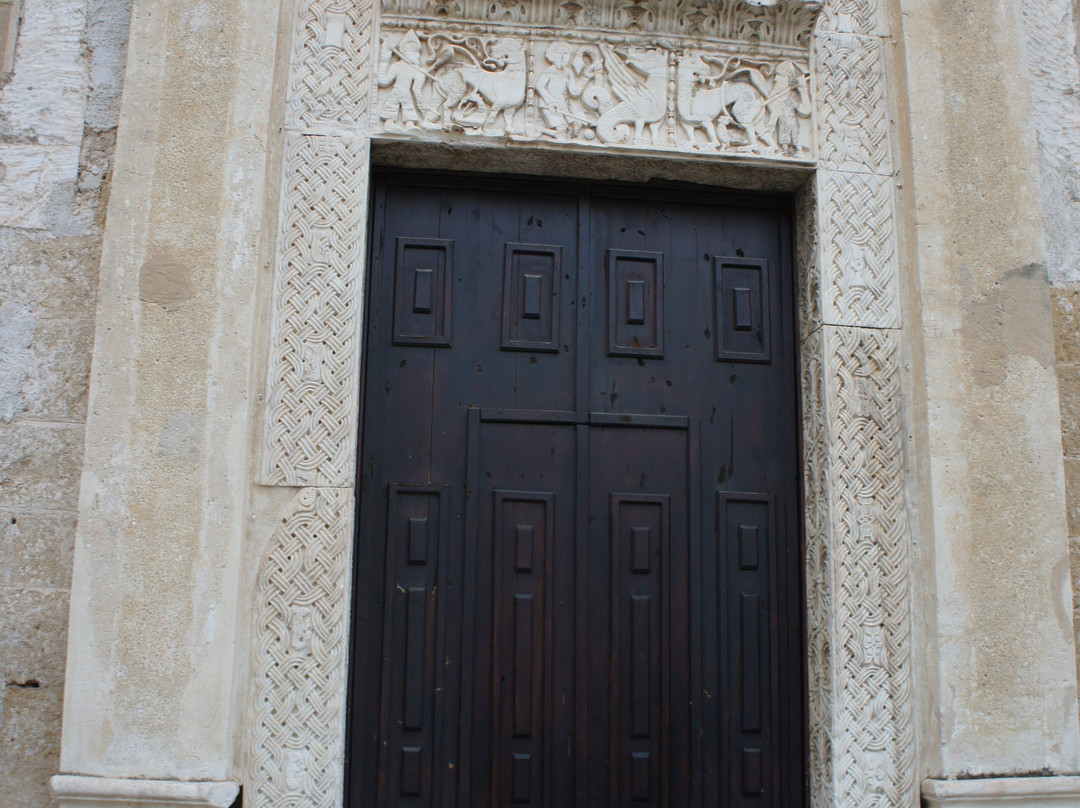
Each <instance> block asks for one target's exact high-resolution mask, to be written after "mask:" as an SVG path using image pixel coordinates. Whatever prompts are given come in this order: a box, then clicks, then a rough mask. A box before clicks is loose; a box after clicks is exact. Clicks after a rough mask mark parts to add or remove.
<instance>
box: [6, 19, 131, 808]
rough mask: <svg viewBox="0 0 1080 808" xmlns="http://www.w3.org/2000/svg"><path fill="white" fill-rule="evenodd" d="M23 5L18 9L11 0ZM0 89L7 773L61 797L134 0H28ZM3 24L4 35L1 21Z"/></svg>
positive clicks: (15, 790) (10, 800)
mask: <svg viewBox="0 0 1080 808" xmlns="http://www.w3.org/2000/svg"><path fill="white" fill-rule="evenodd" d="M16 8H17V6H16ZM21 12H22V13H21V19H20V18H19V17H15V18H14V19H13V23H14V24H17V25H18V40H17V45H16V52H15V62H14V70H13V72H12V73H11V74H10V76H8V77H7V78H6V82H5V83H4V85H3V87H2V89H0V447H2V448H0V783H3V784H4V787H3V803H4V805H5V808H24V807H25V808H31V806H33V808H41V806H46V805H51V804H53V802H54V801H53V798H52V796H51V794H50V791H49V787H48V778H49V776H50V775H52V774H55V773H56V771H57V770H58V768H59V752H60V748H59V747H60V715H61V707H62V703H63V686H64V665H65V652H66V647H67V622H68V595H69V590H70V581H71V566H72V548H73V545H74V540H75V526H76V514H77V505H78V491H79V478H80V471H81V467H82V455H83V442H84V437H85V435H84V426H85V422H86V406H87V397H86V391H87V381H88V377H89V371H90V357H91V349H92V347H93V339H94V310H95V293H96V288H97V279H98V268H99V261H100V257H101V239H102V231H103V228H104V224H105V210H106V207H107V205H106V203H107V199H108V192H109V184H110V178H111V172H110V164H111V158H112V154H113V149H114V146H115V140H116V124H117V117H118V114H119V101H120V91H121V87H122V84H123V74H124V67H125V60H126V53H127V30H128V20H129V17H130V13H131V9H130V0H24V2H23V3H22V8H21ZM0 34H2V32H0Z"/></svg>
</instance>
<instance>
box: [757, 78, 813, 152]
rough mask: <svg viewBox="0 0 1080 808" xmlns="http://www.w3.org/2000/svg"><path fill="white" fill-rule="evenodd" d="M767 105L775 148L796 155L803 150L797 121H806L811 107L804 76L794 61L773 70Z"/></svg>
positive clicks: (808, 90)
mask: <svg viewBox="0 0 1080 808" xmlns="http://www.w3.org/2000/svg"><path fill="white" fill-rule="evenodd" d="M766 106H767V107H768V108H769V110H770V114H771V117H772V120H773V121H774V123H775V127H776V133H775V134H776V145H777V147H778V148H779V149H780V150H781V151H782V152H784V153H785V154H788V155H796V154H798V153H799V152H800V151H801V150H802V149H803V144H802V143H801V142H800V129H801V127H800V125H799V119H800V118H809V117H810V112H811V107H810V88H809V86H808V83H807V79H806V74H804V73H803V71H802V70H800V69H799V68H798V67H797V66H796V65H795V63H794V62H784V63H782V64H781V65H780V66H779V67H778V68H777V69H776V78H775V80H774V81H773V91H772V94H771V95H770V96H769V100H768V102H767V103H766Z"/></svg>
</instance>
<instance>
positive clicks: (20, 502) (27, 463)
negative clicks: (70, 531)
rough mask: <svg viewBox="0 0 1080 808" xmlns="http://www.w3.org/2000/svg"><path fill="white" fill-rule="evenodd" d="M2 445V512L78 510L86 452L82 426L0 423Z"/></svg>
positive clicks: (0, 465)
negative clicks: (48, 509)
mask: <svg viewBox="0 0 1080 808" xmlns="http://www.w3.org/2000/svg"><path fill="white" fill-rule="evenodd" d="M0 445H3V446H4V452H3V454H0V508H42V507H44V508H65V509H69V510H74V509H75V507H76V505H77V503H78V490H79V470H80V465H81V462H82V450H83V430H82V427H81V426H80V425H78V424H50V423H41V422H34V421H21V420H20V421H13V422H12V423H10V424H2V423H0Z"/></svg>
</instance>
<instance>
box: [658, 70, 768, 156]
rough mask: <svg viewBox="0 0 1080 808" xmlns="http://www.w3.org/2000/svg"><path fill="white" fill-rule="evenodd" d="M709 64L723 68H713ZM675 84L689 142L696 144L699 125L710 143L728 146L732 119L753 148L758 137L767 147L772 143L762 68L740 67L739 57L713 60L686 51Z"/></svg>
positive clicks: (721, 146) (690, 144)
mask: <svg viewBox="0 0 1080 808" xmlns="http://www.w3.org/2000/svg"><path fill="white" fill-rule="evenodd" d="M733 62H734V64H733ZM710 64H713V65H716V66H718V67H719V68H720V70H719V71H716V70H714V69H712V68H710ZM676 85H677V95H676V105H677V109H678V113H679V120H680V122H681V123H682V125H683V128H684V129H685V130H686V137H687V143H686V144H685V145H686V146H693V145H694V130H695V129H698V128H700V129H702V130H703V131H704V132H705V134H706V136H707V137H708V139H709V144H710V145H712V146H714V147H716V146H719V147H720V148H724V149H727V148H729V147H730V145H731V138H730V136H729V133H728V124H729V123H732V124H734V125H735V126H738V127H739V128H740V129H742V130H743V131H744V132H746V140H747V145H749V146H750V147H751V148H753V147H754V146H756V145H757V143H758V142H759V141H760V142H761V143H763V144H764V145H765V146H767V147H771V146H772V145H773V140H772V136H771V134H770V132H769V129H770V127H769V124H768V121H767V120H766V118H767V117H768V104H769V90H768V86H767V82H766V80H765V77H764V76H763V75H762V73H761V71H760V70H757V69H755V68H752V67H739V64H738V61H736V60H731V59H729V60H718V61H714V60H712V59H706V58H705V57H703V56H702V55H701V54H700V53H687V54H686V55H684V56H683V57H682V58H680V59H679V67H678V71H677V72H676Z"/></svg>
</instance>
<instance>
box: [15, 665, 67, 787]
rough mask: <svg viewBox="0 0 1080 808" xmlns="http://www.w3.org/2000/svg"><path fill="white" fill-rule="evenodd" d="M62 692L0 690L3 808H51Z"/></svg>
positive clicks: (49, 688)
mask: <svg viewBox="0 0 1080 808" xmlns="http://www.w3.org/2000/svg"><path fill="white" fill-rule="evenodd" d="M62 707H63V690H62V688H61V687H60V685H59V683H57V685H56V686H47V687H32V686H31V687H22V686H11V685H8V686H6V687H3V688H2V689H0V771H3V772H4V792H3V793H4V808H43V806H47V805H51V804H53V798H52V794H51V793H50V791H49V777H50V776H51V775H53V774H55V773H56V770H57V767H58V765H59V762H60V754H59V749H60V714H61V711H62Z"/></svg>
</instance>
